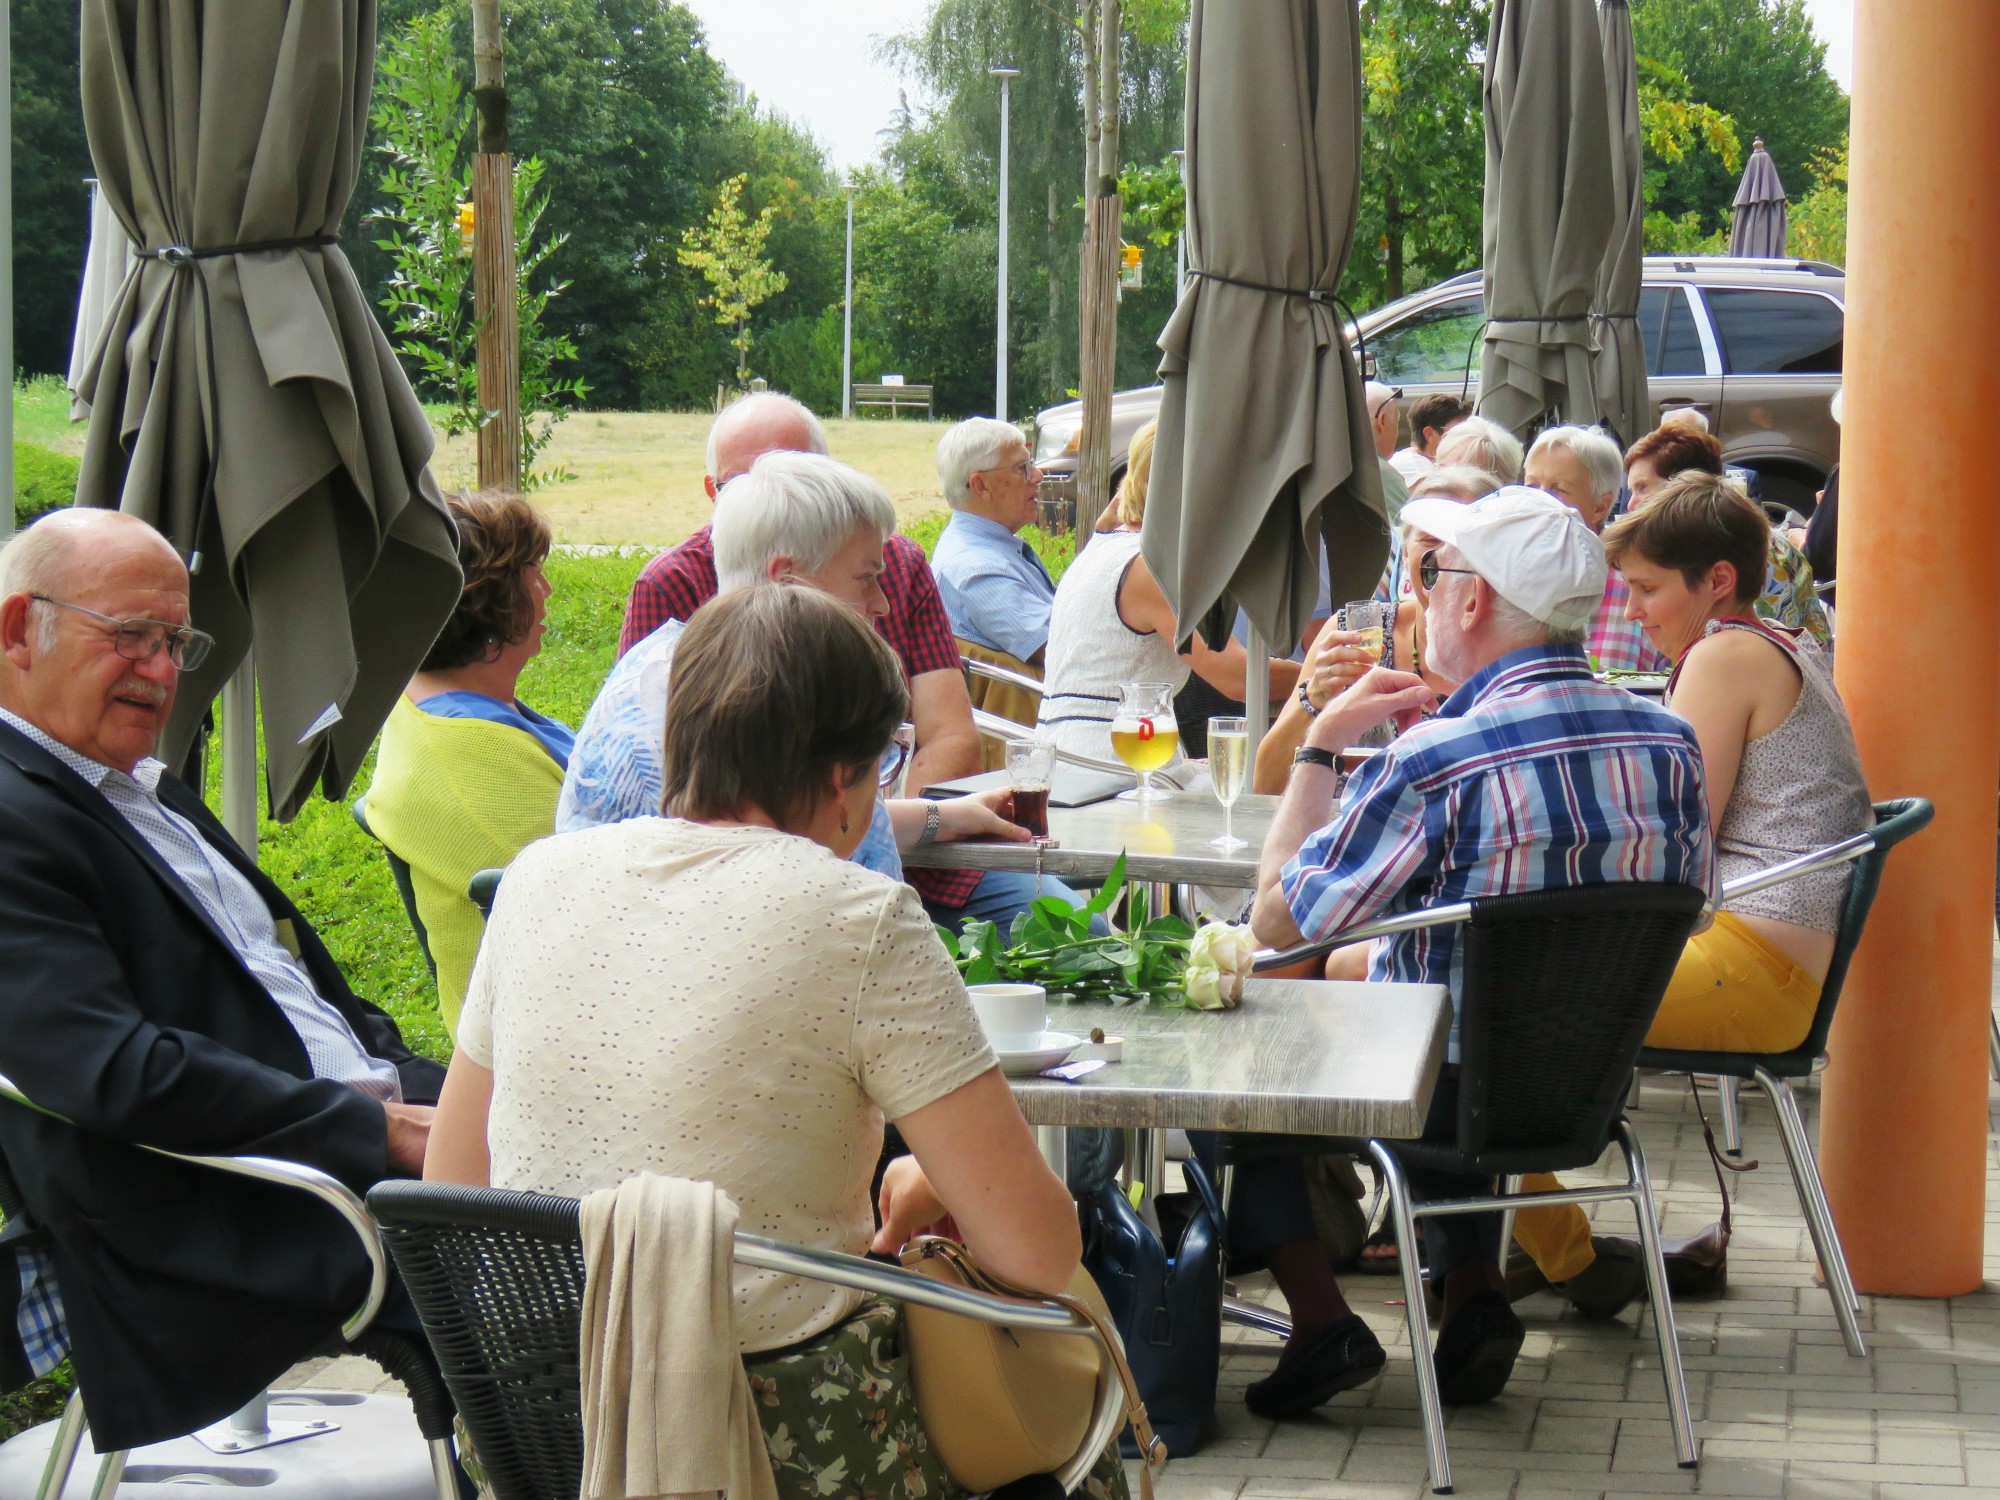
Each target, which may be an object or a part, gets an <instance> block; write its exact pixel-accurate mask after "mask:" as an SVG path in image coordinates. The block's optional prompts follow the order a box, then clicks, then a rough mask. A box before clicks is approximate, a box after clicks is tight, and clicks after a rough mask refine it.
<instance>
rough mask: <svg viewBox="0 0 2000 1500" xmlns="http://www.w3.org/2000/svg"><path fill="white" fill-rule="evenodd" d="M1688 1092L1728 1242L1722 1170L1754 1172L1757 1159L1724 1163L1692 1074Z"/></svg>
mask: <svg viewBox="0 0 2000 1500" xmlns="http://www.w3.org/2000/svg"><path fill="white" fill-rule="evenodd" d="M1688 1092H1689V1093H1690V1094H1692V1095H1694V1112H1695V1114H1696V1115H1698V1116H1700V1118H1701V1138H1702V1140H1703V1141H1704V1142H1705V1143H1706V1144H1707V1146H1708V1162H1709V1165H1710V1166H1711V1167H1712V1168H1713V1169H1714V1171H1715V1190H1716V1192H1718V1193H1720V1194H1721V1195H1722V1238H1723V1241H1724V1243H1727V1242H1728V1239H1729V1234H1730V1227H1731V1224H1730V1214H1729V1189H1728V1188H1727V1187H1726V1186H1724V1185H1723V1181H1722V1169H1723V1168H1724V1167H1727V1168H1728V1169H1729V1170H1730V1171H1732V1172H1754V1171H1756V1170H1757V1159H1756V1158H1755V1157H1754V1156H1753V1157H1750V1158H1749V1159H1747V1160H1745V1161H1741V1162H1734V1161H1724V1160H1723V1159H1722V1150H1721V1148H1720V1147H1718V1146H1717V1145H1716V1144H1715V1131H1714V1130H1713V1129H1711V1128H1710V1126H1709V1123H1708V1111H1707V1110H1705V1109H1703V1108H1702V1107H1701V1082H1700V1080H1699V1079H1697V1078H1696V1077H1695V1075H1694V1074H1692V1073H1690V1074H1688Z"/></svg>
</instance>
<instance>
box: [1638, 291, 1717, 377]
mask: <svg viewBox="0 0 2000 1500" xmlns="http://www.w3.org/2000/svg"><path fill="white" fill-rule="evenodd" d="M1639 331H1640V332H1641V333H1642V334H1644V335H1645V339H1646V368H1647V369H1648V370H1649V371H1651V372H1652V373H1653V374H1655V375H1706V374H1707V373H1708V363H1707V361H1706V360H1705V359H1703V358H1702V353H1701V335H1700V334H1699V333H1697V332H1696V331H1695V326H1694V313H1693V312H1692V311H1690V310H1689V308H1688V300H1687V293H1686V292H1684V291H1682V290H1681V289H1680V288H1679V287H1677V286H1649V287H1646V288H1645V289H1644V290H1642V291H1641V292H1640V293H1639Z"/></svg>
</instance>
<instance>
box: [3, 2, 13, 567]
mask: <svg viewBox="0 0 2000 1500" xmlns="http://www.w3.org/2000/svg"><path fill="white" fill-rule="evenodd" d="M8 11H9V6H8V0H0V78H8V77H11V76H12V67H13V62H12V59H13V52H12V44H11V42H10V41H9V40H8V39H9V37H10V36H11V35H12V28H11V23H10V21H9V18H8ZM0 146H4V147H5V150H4V151H0V370H5V371H6V372H7V406H6V410H5V411H0V494H4V495H5V496H6V497H7V508H6V509H5V510H0V542H4V541H6V540H7V538H8V537H10V536H12V535H13V534H14V166H13V161H14V114H13V99H12V91H11V90H8V89H0Z"/></svg>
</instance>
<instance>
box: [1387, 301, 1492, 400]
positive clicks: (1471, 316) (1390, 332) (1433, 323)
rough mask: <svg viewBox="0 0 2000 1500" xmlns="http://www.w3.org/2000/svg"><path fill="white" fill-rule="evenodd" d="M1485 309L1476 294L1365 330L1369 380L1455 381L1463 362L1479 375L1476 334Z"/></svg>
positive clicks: (1461, 375) (1405, 382)
mask: <svg viewBox="0 0 2000 1500" xmlns="http://www.w3.org/2000/svg"><path fill="white" fill-rule="evenodd" d="M1485 327H1486V307H1485V301H1484V299H1483V298H1481V297H1479V296H1478V295H1476V294H1475V295H1473V296H1470V297H1458V298H1454V299H1453V300H1452V301H1450V302H1440V303H1438V304H1436V305H1435V306H1432V307H1427V308H1424V309H1423V310H1422V311H1420V312H1415V313H1412V314H1411V315H1410V316H1409V317H1407V318H1404V319H1403V320H1402V321H1401V322H1399V323H1396V324H1393V325H1392V326H1390V327H1388V328H1384V329H1381V330H1380V331H1378V332H1376V333H1373V334H1370V335H1369V337H1368V352H1369V353H1370V354H1372V355H1374V356H1375V378H1376V379H1377V380H1379V381H1381V382H1382V383H1383V384H1384V385H1444V384H1447V383H1450V384H1458V383H1460V382H1462V381H1463V380H1464V379H1465V372H1466V369H1467V367H1468V363H1469V365H1470V368H1471V370H1472V378H1473V380H1474V381H1475V382H1477V380H1478V379H1479V335H1480V333H1481V331H1482V330H1484V328H1485Z"/></svg>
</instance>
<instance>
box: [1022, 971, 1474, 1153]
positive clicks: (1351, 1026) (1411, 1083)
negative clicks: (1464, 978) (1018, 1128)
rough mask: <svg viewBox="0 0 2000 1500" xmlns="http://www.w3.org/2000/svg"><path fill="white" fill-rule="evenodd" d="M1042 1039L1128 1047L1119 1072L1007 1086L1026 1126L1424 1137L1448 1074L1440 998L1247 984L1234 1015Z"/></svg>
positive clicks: (1088, 1007) (1102, 1015) (1061, 1022)
mask: <svg viewBox="0 0 2000 1500" xmlns="http://www.w3.org/2000/svg"><path fill="white" fill-rule="evenodd" d="M1049 1026H1050V1028H1051V1029H1052V1030H1057V1031H1067V1032H1073V1033H1075V1034H1076V1035H1078V1036H1088V1035H1089V1034H1090V1030H1091V1028H1092V1027H1093V1026H1101V1027H1103V1028H1104V1032H1105V1035H1107V1036H1122V1037H1124V1038H1125V1050H1124V1057H1123V1060H1122V1061H1120V1062H1115V1063H1111V1064H1109V1065H1108V1066H1106V1067H1102V1068H1099V1069H1097V1070H1096V1071H1095V1072H1093V1073H1086V1074H1085V1075H1084V1076H1083V1077H1082V1078H1080V1079H1078V1080H1077V1081H1076V1082H1074V1083H1059V1082H1056V1081H1055V1080H1053V1079H1046V1078H1033V1077H1030V1078H1013V1079H1009V1080H1008V1082H1009V1083H1010V1084H1012V1086H1013V1090H1014V1098H1015V1099H1016V1100H1017V1101H1018V1102H1019V1104H1020V1106H1021V1113H1022V1114H1023V1115H1024V1116H1026V1117H1027V1120H1028V1122H1029V1123H1030V1124H1033V1125H1103V1126H1117V1127H1121V1128H1124V1129H1148V1128H1150V1129H1161V1130H1254V1131H1269V1132H1273V1133H1276V1134H1286V1135H1346V1136H1381V1137H1384V1138H1387V1139H1391V1140H1410V1139H1414V1138H1415V1137H1417V1136H1419V1135H1421V1134H1422V1133H1423V1127H1424V1117H1425V1115H1426V1114H1428V1113H1429V1111H1430V1104H1431V1091H1432V1089H1433V1088H1434V1087H1435V1086H1436V1084H1437V1077H1438V1071H1439V1069H1441V1068H1442V1067H1443V1066H1444V1055H1445V1041H1446V1038H1447V1036H1448V1035H1449V1034H1450V1031H1451V999H1450V996H1449V994H1448V992H1447V991H1446V990H1445V988H1444V986H1442V985H1434V984H1363V983H1357V982H1352V981H1335V980H1323V979H1253V980H1251V981H1250V982H1249V984H1248V985H1247V986H1245V989H1244V995H1243V1006H1242V1009H1240V1010H1223V1011H1208V1010H1184V1009H1181V1008H1179V1007H1175V1006H1158V1005H1123V1006H1119V1005H1111V1004H1107V1003H1092V1004H1080V1005H1070V1004H1062V1003H1060V1002H1058V1003H1055V1004H1051V1005H1050V1007H1049Z"/></svg>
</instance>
